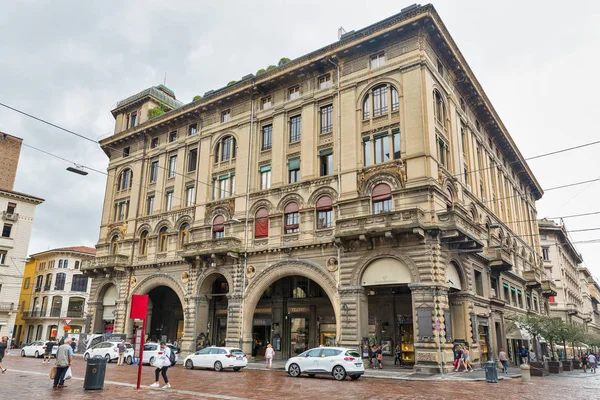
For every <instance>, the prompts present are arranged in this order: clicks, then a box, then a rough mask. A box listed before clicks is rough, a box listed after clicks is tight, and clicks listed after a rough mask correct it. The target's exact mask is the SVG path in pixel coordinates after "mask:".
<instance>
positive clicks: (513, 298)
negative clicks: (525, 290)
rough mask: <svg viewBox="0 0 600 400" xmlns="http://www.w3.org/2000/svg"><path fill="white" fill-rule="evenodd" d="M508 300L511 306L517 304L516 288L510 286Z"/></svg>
mask: <svg viewBox="0 0 600 400" xmlns="http://www.w3.org/2000/svg"><path fill="white" fill-rule="evenodd" d="M510 300H511V303H512V305H513V306H515V307H516V306H517V289H515V288H514V287H512V286H511V287H510Z"/></svg>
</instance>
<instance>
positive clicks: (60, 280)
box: [54, 272, 67, 290]
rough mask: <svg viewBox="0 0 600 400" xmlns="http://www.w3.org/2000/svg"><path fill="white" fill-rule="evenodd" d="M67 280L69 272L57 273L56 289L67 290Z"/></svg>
mask: <svg viewBox="0 0 600 400" xmlns="http://www.w3.org/2000/svg"><path fill="white" fill-rule="evenodd" d="M66 280H67V274H65V273H64V272H61V273H58V274H56V281H55V282H54V290H65V281H66Z"/></svg>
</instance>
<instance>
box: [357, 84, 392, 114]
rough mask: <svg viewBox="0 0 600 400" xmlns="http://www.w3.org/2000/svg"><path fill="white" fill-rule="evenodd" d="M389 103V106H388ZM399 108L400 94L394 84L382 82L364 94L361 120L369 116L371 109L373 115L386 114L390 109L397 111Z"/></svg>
mask: <svg viewBox="0 0 600 400" xmlns="http://www.w3.org/2000/svg"><path fill="white" fill-rule="evenodd" d="M390 104H391V108H390ZM399 108H400V96H399V94H398V89H396V88H395V87H394V86H392V85H390V84H387V83H384V84H381V85H378V86H375V87H373V88H372V89H371V90H369V92H368V93H367V94H366V95H365V98H364V100H363V103H362V115H363V120H365V119H369V118H371V109H372V110H373V117H378V116H380V115H384V114H387V113H389V112H390V110H391V111H398V110H399Z"/></svg>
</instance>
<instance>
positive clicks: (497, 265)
mask: <svg viewBox="0 0 600 400" xmlns="http://www.w3.org/2000/svg"><path fill="white" fill-rule="evenodd" d="M482 255H483V256H484V257H485V258H486V259H487V260H488V265H489V267H490V268H491V269H492V270H494V271H500V272H505V271H510V270H511V269H512V266H513V262H512V260H511V257H510V254H509V253H508V252H507V251H506V250H501V249H493V248H491V249H485V250H484V251H483V253H482Z"/></svg>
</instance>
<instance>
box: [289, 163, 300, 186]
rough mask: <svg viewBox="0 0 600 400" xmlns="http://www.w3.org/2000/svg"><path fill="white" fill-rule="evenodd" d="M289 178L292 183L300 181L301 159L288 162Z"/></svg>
mask: <svg viewBox="0 0 600 400" xmlns="http://www.w3.org/2000/svg"><path fill="white" fill-rule="evenodd" d="M288 176H289V181H290V183H296V182H299V181H300V159H299V158H292V159H290V160H289V161H288Z"/></svg>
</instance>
